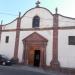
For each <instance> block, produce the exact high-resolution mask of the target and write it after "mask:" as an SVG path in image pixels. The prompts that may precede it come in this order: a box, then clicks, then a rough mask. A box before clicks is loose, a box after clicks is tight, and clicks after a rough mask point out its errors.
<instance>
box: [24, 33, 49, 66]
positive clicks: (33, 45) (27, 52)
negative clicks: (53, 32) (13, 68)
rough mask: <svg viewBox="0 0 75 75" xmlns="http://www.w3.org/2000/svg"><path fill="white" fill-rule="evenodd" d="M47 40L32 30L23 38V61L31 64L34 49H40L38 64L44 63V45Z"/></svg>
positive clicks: (42, 64)
mask: <svg viewBox="0 0 75 75" xmlns="http://www.w3.org/2000/svg"><path fill="white" fill-rule="evenodd" d="M47 42H48V40H47V39H46V38H44V37H43V36H41V35H40V34H38V33H36V32H34V33H32V34H31V35H29V36H28V37H26V38H24V39H23V45H24V51H23V63H24V64H26V65H27V64H28V65H33V63H34V60H33V57H34V51H35V50H40V66H45V65H46V46H47Z"/></svg>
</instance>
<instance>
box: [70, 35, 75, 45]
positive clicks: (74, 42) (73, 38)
mask: <svg viewBox="0 0 75 75" xmlns="http://www.w3.org/2000/svg"><path fill="white" fill-rule="evenodd" d="M69 45H75V36H69Z"/></svg>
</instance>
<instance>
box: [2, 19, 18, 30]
mask: <svg viewBox="0 0 75 75" xmlns="http://www.w3.org/2000/svg"><path fill="white" fill-rule="evenodd" d="M16 27H17V20H15V21H13V22H12V23H9V24H7V25H4V26H3V27H2V30H5V29H16Z"/></svg>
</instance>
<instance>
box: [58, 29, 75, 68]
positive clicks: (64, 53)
mask: <svg viewBox="0 0 75 75" xmlns="http://www.w3.org/2000/svg"><path fill="white" fill-rule="evenodd" d="M68 36H75V30H59V36H58V58H59V61H60V65H61V67H68V68H75V45H69V44H68Z"/></svg>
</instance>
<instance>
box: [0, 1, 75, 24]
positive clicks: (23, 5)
mask: <svg viewBox="0 0 75 75" xmlns="http://www.w3.org/2000/svg"><path fill="white" fill-rule="evenodd" d="M36 1H37V0H0V21H1V20H3V24H7V23H10V22H11V21H13V20H14V19H15V18H16V17H18V14H19V12H21V16H22V15H23V14H24V13H25V12H26V11H27V10H29V9H31V8H33V7H35V3H36ZM39 1H40V2H41V4H40V6H41V7H45V8H47V9H49V10H50V11H51V12H52V13H53V14H54V13H55V8H58V13H59V14H62V15H64V16H68V17H72V18H75V0H39Z"/></svg>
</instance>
